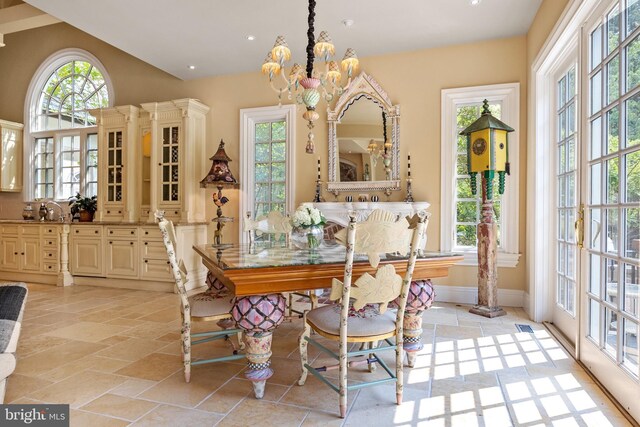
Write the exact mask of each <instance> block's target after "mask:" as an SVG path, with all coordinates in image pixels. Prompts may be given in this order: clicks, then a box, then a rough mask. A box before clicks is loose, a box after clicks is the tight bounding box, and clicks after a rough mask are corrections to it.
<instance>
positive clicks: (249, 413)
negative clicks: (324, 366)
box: [218, 399, 309, 427]
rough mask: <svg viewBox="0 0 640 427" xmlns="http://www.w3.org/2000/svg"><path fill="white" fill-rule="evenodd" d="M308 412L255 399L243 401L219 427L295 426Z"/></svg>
mask: <svg viewBox="0 0 640 427" xmlns="http://www.w3.org/2000/svg"><path fill="white" fill-rule="evenodd" d="M308 412H309V411H308V410H306V409H302V408H296V407H294V406H289V405H279V404H277V403H273V402H267V401H262V400H257V399H246V400H243V401H242V402H241V403H240V404H239V405H238V406H236V408H235V409H234V410H233V411H231V412H230V413H229V414H228V415H227V416H225V417H224V418H223V419H222V421H221V422H220V424H218V426H219V427H246V426H254V425H255V426H258V425H259V426H261V427H271V426H273V427H281V426H297V425H300V424H301V423H302V421H303V420H304V419H305V417H306V416H307V413H308Z"/></svg>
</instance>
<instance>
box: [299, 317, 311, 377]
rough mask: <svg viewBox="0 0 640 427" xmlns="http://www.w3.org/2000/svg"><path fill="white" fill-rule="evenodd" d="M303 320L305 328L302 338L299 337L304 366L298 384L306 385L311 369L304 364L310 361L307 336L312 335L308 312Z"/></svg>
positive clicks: (301, 358)
mask: <svg viewBox="0 0 640 427" xmlns="http://www.w3.org/2000/svg"><path fill="white" fill-rule="evenodd" d="M303 322H304V329H303V330H302V333H301V334H300V338H299V346H300V365H301V366H302V373H301V374H300V378H299V379H298V385H304V383H305V381H307V374H308V373H309V371H308V370H307V367H306V366H304V365H305V364H306V363H308V361H309V359H308V356H307V347H308V342H307V340H306V339H305V338H307V337H309V335H311V327H310V326H309V324H308V323H307V316H306V314H305V315H304V317H303Z"/></svg>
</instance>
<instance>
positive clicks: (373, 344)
mask: <svg viewBox="0 0 640 427" xmlns="http://www.w3.org/2000/svg"><path fill="white" fill-rule="evenodd" d="M377 346H378V341H371V342H370V343H369V350H373V349H374V348H376V347H377ZM374 357H375V355H374V354H373V352H371V353H369V359H373V358H374ZM376 368H377V366H376V364H375V362H374V363H369V372H375V371H376Z"/></svg>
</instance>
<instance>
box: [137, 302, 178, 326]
mask: <svg viewBox="0 0 640 427" xmlns="http://www.w3.org/2000/svg"><path fill="white" fill-rule="evenodd" d="M176 303H177V301H176ZM179 316H180V308H179V306H178V305H177V304H176V306H175V307H171V308H164V309H162V310H158V311H156V312H154V313H151V314H148V315H146V316H144V317H141V318H140V320H145V321H149V322H160V323H166V322H170V321H172V320H173V319H175V318H176V317H179Z"/></svg>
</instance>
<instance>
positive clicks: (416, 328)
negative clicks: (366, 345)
mask: <svg viewBox="0 0 640 427" xmlns="http://www.w3.org/2000/svg"><path fill="white" fill-rule="evenodd" d="M434 298H435V291H434V289H433V285H432V284H431V280H416V281H413V282H411V286H410V287H409V295H408V296H407V306H406V309H405V312H404V319H403V326H402V328H403V333H402V340H403V342H404V344H403V348H404V351H405V352H406V353H407V363H408V365H409V367H410V368H413V367H414V366H415V364H416V358H417V357H418V352H419V351H420V350H422V349H423V348H424V344H422V313H423V312H424V311H425V310H426V309H428V308H429V307H431V304H432V303H433V300H434Z"/></svg>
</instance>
